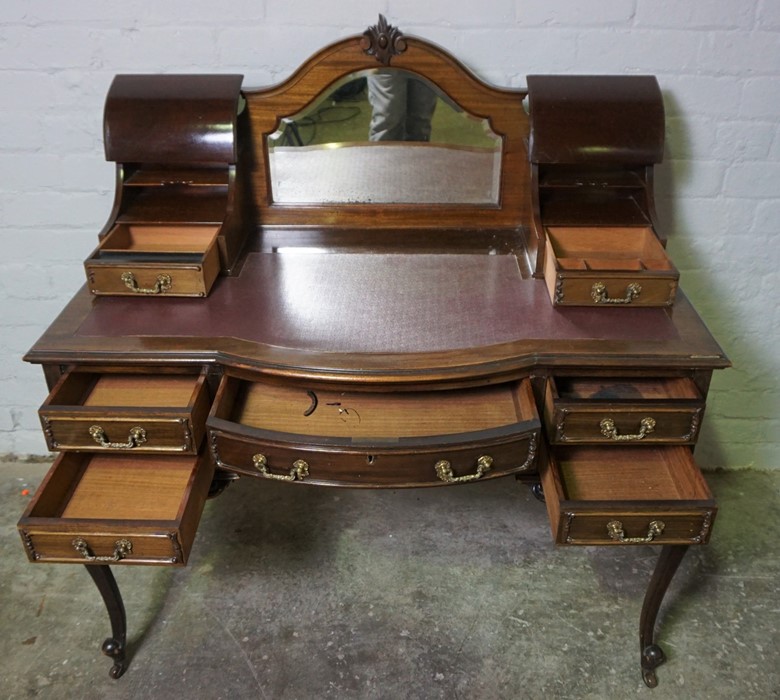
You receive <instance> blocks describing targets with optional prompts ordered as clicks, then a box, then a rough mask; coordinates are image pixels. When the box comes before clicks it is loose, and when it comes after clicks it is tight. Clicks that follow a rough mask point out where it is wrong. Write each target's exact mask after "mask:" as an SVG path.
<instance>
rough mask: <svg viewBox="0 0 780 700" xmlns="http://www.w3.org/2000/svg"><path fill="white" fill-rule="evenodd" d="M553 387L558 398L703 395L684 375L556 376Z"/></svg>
mask: <svg viewBox="0 0 780 700" xmlns="http://www.w3.org/2000/svg"><path fill="white" fill-rule="evenodd" d="M555 388H556V390H557V394H558V398H560V399H562V400H574V401H579V400H581V401H655V400H678V401H679V400H700V399H701V398H702V397H701V393H700V392H699V390H698V388H697V387H696V384H695V383H694V382H693V381H691V380H690V379H688V378H687V377H668V378H633V377H629V378H621V377H618V378H605V377H585V378H583V377H556V378H555Z"/></svg>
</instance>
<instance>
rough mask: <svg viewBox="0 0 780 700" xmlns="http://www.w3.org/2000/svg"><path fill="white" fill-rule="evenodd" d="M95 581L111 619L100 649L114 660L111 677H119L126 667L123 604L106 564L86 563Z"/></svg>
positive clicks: (114, 580) (125, 623) (125, 624)
mask: <svg viewBox="0 0 780 700" xmlns="http://www.w3.org/2000/svg"><path fill="white" fill-rule="evenodd" d="M85 568H86V569H87V571H88V572H89V575H90V576H91V577H92V580H93V581H94V582H95V585H96V586H97V589H98V591H100V595H101V597H102V598H103V602H104V603H105V605H106V610H107V611H108V619H109V620H110V621H111V636H110V637H109V638H108V639H106V640H105V641H104V642H103V646H102V647H101V651H102V652H103V653H104V654H105V655H106V656H108V657H110V658H111V659H113V661H114V665H113V666H112V667H111V670H110V671H109V672H108V675H109V676H111V678H119V677H120V676H121V675H122V674H123V673H124V672H125V669H126V668H127V663H126V662H125V645H126V641H127V619H126V618H125V605H124V603H123V602H122V595H121V594H120V593H119V586H117V585H116V579H115V578H114V574H113V573H112V572H111V568H110V567H109V566H107V565H104V564H100V565H97V566H93V565H88V566H86V567H85Z"/></svg>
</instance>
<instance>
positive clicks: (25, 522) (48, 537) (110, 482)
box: [17, 452, 214, 566]
mask: <svg viewBox="0 0 780 700" xmlns="http://www.w3.org/2000/svg"><path fill="white" fill-rule="evenodd" d="M213 474H214V464H213V462H212V461H211V459H210V458H209V456H208V455H207V454H205V455H202V456H156V455H155V456H150V455H139V456H135V455H103V454H99V455H91V454H88V453H77V452H64V453H62V454H61V455H60V456H59V457H58V458H57V459H56V460H55V462H54V465H53V466H52V468H51V469H50V470H49V472H48V474H47V475H46V477H45V478H44V480H43V482H42V483H41V485H40V487H39V488H38V490H37V491H36V493H35V496H34V497H33V499H32V501H31V502H30V504H29V506H28V507H27V509H26V511H25V513H24V514H23V515H22V517H21V519H20V520H19V523H18V525H17V527H18V529H19V533H20V535H21V537H22V542H23V543H24V546H25V549H26V551H27V555H28V558H29V559H30V561H33V562H67V563H78V564H168V565H178V566H182V565H184V564H186V561H187V558H188V556H189V552H190V549H191V547H192V542H193V540H194V538H195V531H196V529H197V526H198V522H199V521H200V516H201V513H202V511H203V505H204V503H205V501H206V497H207V494H208V489H209V485H210V484H211V480H212V477H213Z"/></svg>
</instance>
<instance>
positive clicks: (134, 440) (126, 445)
mask: <svg viewBox="0 0 780 700" xmlns="http://www.w3.org/2000/svg"><path fill="white" fill-rule="evenodd" d="M89 434H90V435H91V436H92V439H93V440H94V441H95V442H96V443H97V444H98V445H100V446H101V447H110V448H111V449H114V450H131V449H133V448H134V447H140V446H141V445H143V444H144V443H145V442H146V431H145V430H144V429H143V428H139V427H137V426H136V427H135V428H130V433H129V434H128V436H127V442H109V441H108V436H107V435H106V431H105V430H103V428H102V427H100V426H99V425H93V426H91V427H90V429H89Z"/></svg>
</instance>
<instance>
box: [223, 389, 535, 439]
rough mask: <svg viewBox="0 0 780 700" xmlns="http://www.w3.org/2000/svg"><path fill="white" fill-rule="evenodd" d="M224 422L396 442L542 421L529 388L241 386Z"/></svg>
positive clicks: (305, 433) (286, 430) (285, 430)
mask: <svg viewBox="0 0 780 700" xmlns="http://www.w3.org/2000/svg"><path fill="white" fill-rule="evenodd" d="M229 403H230V406H229V407H228V408H227V409H226V410H225V411H224V413H223V415H222V416H219V417H223V418H225V419H227V420H229V421H231V422H234V423H239V424H241V425H245V426H249V427H253V428H259V429H263V430H271V431H279V432H285V433H296V434H300V435H312V436H329V437H342V438H343V437H348V438H352V439H353V440H354V439H365V440H369V439H373V440H380V441H381V440H383V439H384V440H396V439H398V438H415V437H423V436H433V435H456V434H463V433H468V432H476V431H482V430H492V429H495V428H499V427H504V426H510V425H517V424H518V423H523V422H524V421H530V420H536V408H535V406H534V404H533V400H532V396H531V393H530V390H529V389H528V387H527V385H526V384H525V383H524V382H519V383H508V384H501V385H496V386H491V387H484V388H475V389H466V390H463V389H461V390H443V391H427V392H392V393H379V392H377V393H373V392H359V391H349V392H342V391H327V390H316V391H307V390H304V389H300V388H291V387H284V386H276V385H270V384H263V383H254V382H245V381H240V382H239V384H238V386H237V387H236V388H235V399H234V400H233V401H232V402H230V401H229Z"/></svg>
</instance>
